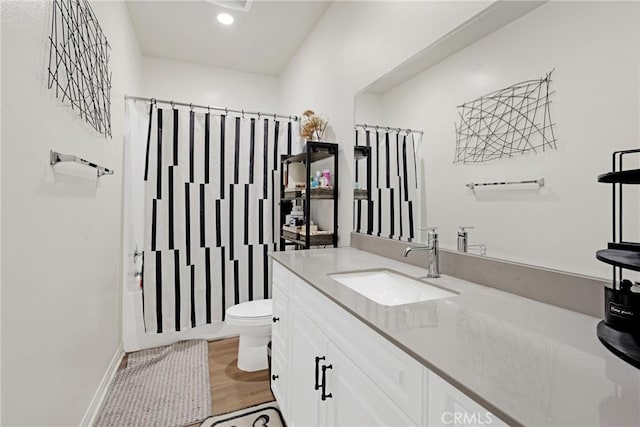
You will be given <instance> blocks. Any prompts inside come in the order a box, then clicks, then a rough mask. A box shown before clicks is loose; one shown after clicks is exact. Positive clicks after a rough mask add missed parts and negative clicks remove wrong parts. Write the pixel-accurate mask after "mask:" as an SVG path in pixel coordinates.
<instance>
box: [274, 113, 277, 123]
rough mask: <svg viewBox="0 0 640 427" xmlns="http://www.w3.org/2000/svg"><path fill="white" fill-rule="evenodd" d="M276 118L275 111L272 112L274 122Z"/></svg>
mask: <svg viewBox="0 0 640 427" xmlns="http://www.w3.org/2000/svg"><path fill="white" fill-rule="evenodd" d="M276 120H278V118H277V117H276V113H273V121H274V122H275V121H276Z"/></svg>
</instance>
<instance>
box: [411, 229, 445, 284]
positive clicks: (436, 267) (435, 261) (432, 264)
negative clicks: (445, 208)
mask: <svg viewBox="0 0 640 427" xmlns="http://www.w3.org/2000/svg"><path fill="white" fill-rule="evenodd" d="M437 228H438V227H428V228H427V230H428V232H427V245H426V246H408V247H406V248H404V250H403V251H402V256H403V257H405V258H406V257H407V256H408V255H409V252H412V251H429V261H428V264H427V277H428V278H430V279H435V278H437V277H440V256H439V252H438V232H437V231H436V230H437Z"/></svg>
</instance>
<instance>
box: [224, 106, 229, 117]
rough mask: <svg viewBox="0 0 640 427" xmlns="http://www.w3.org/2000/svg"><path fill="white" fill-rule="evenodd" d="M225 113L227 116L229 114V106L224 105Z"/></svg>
mask: <svg viewBox="0 0 640 427" xmlns="http://www.w3.org/2000/svg"><path fill="white" fill-rule="evenodd" d="M224 115H225V116H228V115H229V109H228V108H227V107H224Z"/></svg>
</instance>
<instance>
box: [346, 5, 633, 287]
mask: <svg viewBox="0 0 640 427" xmlns="http://www.w3.org/2000/svg"><path fill="white" fill-rule="evenodd" d="M514 8H515V9H517V10H515V9H514ZM638 16H640V6H639V5H638V3H636V2H630V3H624V2H620V3H615V4H604V3H602V2H591V3H589V2H577V3H571V2H541V3H535V4H529V3H527V2H496V3H495V5H493V6H491V7H490V8H489V9H487V12H486V13H483V14H482V15H481V16H478V17H475V18H474V19H472V20H470V21H468V22H467V23H465V24H463V25H462V26H460V27H459V28H457V29H456V30H454V31H452V32H451V33H449V34H447V35H445V36H443V38H442V39H440V40H438V41H436V42H435V43H433V44H431V45H429V46H426V47H425V48H424V50H422V51H421V52H419V53H418V54H417V55H416V56H415V57H414V58H411V59H409V60H408V61H406V62H404V63H403V64H400V65H398V66H397V67H396V68H395V69H393V70H392V71H391V72H390V73H389V74H387V75H385V76H382V77H380V78H379V79H378V80H376V81H374V82H373V83H371V84H370V85H369V86H368V87H367V88H366V89H364V90H363V91H362V92H361V93H359V94H358V95H357V96H356V102H355V107H356V111H355V122H354V123H359V124H365V123H366V124H368V125H369V128H371V126H372V125H373V128H374V129H373V130H370V131H369V133H368V137H369V143H370V144H371V145H372V146H377V147H379V149H380V151H379V153H377V154H379V156H378V161H380V160H382V161H383V162H382V164H381V165H379V168H377V167H376V166H377V165H376V163H375V162H376V157H375V154H374V162H373V164H374V166H373V171H374V173H376V172H377V173H378V175H377V176H376V177H374V182H373V183H372V186H371V189H372V190H373V191H372V197H375V196H376V192H380V190H379V189H381V190H382V191H381V192H380V196H379V199H380V200H381V201H382V203H381V204H379V205H377V206H375V207H374V212H373V221H374V226H373V230H372V234H374V235H378V234H379V235H380V236H382V237H389V236H391V237H392V238H396V239H397V238H399V236H400V230H399V226H398V225H396V226H395V227H394V230H393V232H391V230H390V228H389V225H388V224H389V222H388V221H389V220H390V217H391V216H394V220H396V221H397V219H398V218H399V215H400V214H399V211H400V205H398V199H397V194H396V191H401V192H402V191H403V190H399V189H398V188H399V187H393V184H395V183H396V182H397V183H403V181H402V180H400V179H397V177H395V175H394V171H395V169H394V168H397V160H396V157H395V156H396V154H397V153H398V151H397V150H398V148H396V147H402V145H403V141H404V135H405V133H403V132H400V133H399V136H398V133H396V132H394V131H392V130H390V132H389V134H388V139H389V148H388V150H387V130H386V128H378V129H377V130H376V129H375V125H378V126H387V125H389V126H394V127H401V128H411V129H423V130H424V132H425V133H424V137H423V138H424V139H423V140H424V142H423V143H422V145H421V148H416V150H417V152H416V159H418V160H419V159H420V158H422V159H423V163H424V171H423V173H422V177H421V178H418V182H419V184H418V187H419V192H418V193H419V194H416V195H415V197H416V198H415V199H413V201H414V203H413V204H414V206H413V208H414V209H415V210H416V211H415V212H414V215H415V214H416V213H417V211H418V210H420V211H421V212H420V215H422V216H421V217H420V220H419V221H418V222H419V224H420V226H423V227H425V226H437V227H439V242H440V247H441V249H445V250H452V251H456V250H457V251H460V252H474V253H475V254H481V253H484V252H486V255H487V256H490V257H493V258H499V259H504V260H509V261H515V262H521V263H525V264H531V265H537V266H543V267H546V268H552V269H556V270H561V271H569V272H574V273H578V274H585V275H590V276H595V277H608V276H609V274H610V269H609V268H608V267H606V266H605V265H604V264H602V263H598V262H597V260H596V258H595V256H594V253H595V252H596V251H597V250H598V249H600V248H601V246H602V242H603V241H606V239H607V237H608V236H609V235H610V218H609V216H610V212H609V209H608V207H609V205H610V201H611V196H610V192H609V188H607V187H606V186H605V185H602V184H598V183H597V180H596V177H597V176H598V174H601V173H603V172H606V171H608V170H610V168H611V165H610V158H611V157H610V156H611V153H612V152H613V151H616V150H623V149H628V148H630V147H635V146H637V144H638V140H640V136H639V129H640V128H638V126H637V123H638V117H640V109H639V108H640V104H639V103H638V93H640V92H639V87H640V86H639V84H640V79H639V75H640V74H638V64H639V63H640V62H639V59H640V54H639V53H638V52H639V51H638V49H637V40H638V37H640V27H639V26H638V25H637V19H638ZM507 24H508V25H507ZM487 28H491V30H492V31H491V32H489V31H487V30H486V29H487ZM576 34H580V35H581V36H580V37H579V38H576V37H574V35H576ZM604 40H607V42H606V43H605V42H604ZM603 51H606V53H607V58H606V60H601V61H597V60H594V61H588V64H587V63H586V62H585V61H584V58H597V57H598V55H599V54H600V53H601V52H603ZM568 52H570V54H568ZM630 52H633V54H631V53H630ZM551 70H555V71H553V73H552V74H551V75H550V76H549V74H548V73H549V72H550V71H551ZM621 70H624V72H622V71H621ZM607 76H608V77H607ZM612 76H615V78H611V77H612ZM547 77H548V79H547ZM523 81H525V82H528V83H526V85H525V89H526V88H530V89H532V90H533V89H534V88H535V93H532V94H531V95H526V96H522V100H520V101H518V102H515V103H514V102H513V101H514V99H513V97H512V96H511V95H513V96H519V92H518V88H520V87H521V86H522V85H519V82H523ZM540 82H542V83H544V84H539V83H540ZM594 82H599V83H598V84H594ZM505 88H509V90H508V91H507V92H508V94H511V95H510V96H511V97H507V99H506V101H507V102H506V103H504V102H502V101H504V98H502V97H496V96H495V94H496V93H503V92H504V89H505ZM538 88H540V91H538ZM547 90H548V96H547ZM496 91H498V92H496ZM525 92H528V91H526V90H525ZM539 92H540V93H542V95H544V96H541V95H540V94H539ZM489 98H492V99H493V98H495V99H496V100H497V101H498V102H496V103H494V104H490V103H488V102H485V101H486V100H489ZM536 102H538V104H536ZM540 102H542V103H540ZM478 105H480V106H481V108H475V107H476V106H478ZM536 105H537V106H541V105H542V106H543V107H544V108H529V107H530V106H536ZM469 106H471V107H473V108H474V109H473V111H471V112H469V108H466V107H469ZM486 107H488V108H486ZM469 117H471V118H472V119H473V120H475V121H474V122H473V123H474V124H475V126H476V127H473V126H471V127H469V126H461V125H460V124H461V120H462V119H463V118H464V119H465V120H466V119H468V118H469ZM456 123H457V127H456ZM523 123H527V125H526V135H525V136H526V138H524V139H523V138H522V137H523V135H524V131H523V129H524V128H525V126H524V124H523ZM622 123H627V124H630V125H629V126H626V125H621V124H622ZM552 125H553V129H552V128H551V126H552ZM483 129H488V131H487V132H484V130H483ZM531 129H539V130H541V131H542V132H540V131H539V132H538V133H539V134H540V135H538V136H537V137H539V139H540V138H547V139H548V140H549V141H552V142H553V143H552V144H543V143H540V141H539V140H531V139H530V138H529V135H532V136H533V135H534V134H535V132H534V133H531ZM547 130H548V132H547ZM456 131H457V132H458V133H456ZM467 131H468V132H473V133H474V135H475V134H476V133H477V134H478V135H481V136H484V137H486V141H485V140H482V143H483V144H484V143H485V142H486V143H488V144H495V147H498V148H499V149H502V148H503V147H509V148H511V143H512V142H513V147H514V151H508V152H505V154H507V153H508V155H504V156H502V155H501V156H499V157H500V158H495V159H492V160H490V161H483V162H481V163H474V164H465V162H458V163H454V160H455V159H456V148H457V147H458V148H460V147H459V144H458V145H456V142H457V141H458V142H459V141H460V140H461V139H462V140H465V137H466V134H465V132H467ZM412 136H413V137H414V138H416V139H417V140H419V139H421V138H420V137H419V135H416V134H413V135H412ZM357 137H358V144H364V145H366V143H367V140H366V138H367V132H366V131H365V130H364V129H362V128H358V130H357ZM396 138H398V139H399V142H398V143H396ZM407 141H408V142H409V141H411V136H407ZM517 141H520V142H522V141H525V143H526V144H529V145H527V148H531V149H520V150H515V148H517V147H518V145H517ZM396 144H397V145H396ZM476 145H477V144H476ZM495 147H494V146H491V147H489V148H490V150H488V151H487V150H485V151H482V152H483V153H487V152H489V153H491V150H492V149H494V148H495ZM466 148H469V147H466ZM471 148H472V149H473V144H472V147H471ZM533 148H535V149H533ZM393 150H396V151H393ZM400 150H401V149H400ZM501 153H502V152H501ZM472 154H473V153H472ZM512 154H513V155H512ZM387 157H389V160H390V163H389V165H388V166H389V167H390V168H391V170H390V171H389V174H390V182H389V185H387V176H386V174H387V169H386V167H387V164H386V163H385V162H386V160H387ZM629 167H631V164H630V165H629ZM418 169H419V167H418ZM418 174H420V171H419V170H418ZM394 177H395V178H396V180H395V181H394V179H393V178H394ZM542 179H544V181H542ZM359 180H361V179H360V178H359ZM378 183H379V185H380V187H377V186H376V184H378ZM472 183H473V184H477V185H471V186H470V185H469V184H472ZM484 183H488V184H491V185H481V184H484ZM494 183H507V184H503V185H493V184H494ZM511 183H513V184H511ZM542 183H543V184H542ZM629 187H631V186H629ZM392 188H393V193H394V194H393V195H394V197H396V198H395V203H396V204H395V205H393V203H389V202H387V200H390V194H391V189H392ZM638 196H639V193H638V191H637V189H635V188H630V189H628V190H627V189H625V194H624V197H625V201H627V200H628V201H629V206H631V207H630V208H629V209H628V211H627V210H625V212H624V213H623V216H624V217H625V218H624V223H625V238H626V239H629V240H630V241H637V240H638V235H640V227H639V223H638V221H637V218H638V208H637V206H640V198H639V197H638ZM403 197H404V195H403ZM412 197H413V196H412ZM418 200H419V201H418ZM356 203H359V202H356ZM360 204H362V203H360ZM417 204H419V205H420V206H416V205H417ZM362 205H363V206H362V209H364V204H362ZM391 206H394V207H393V209H392V208H391ZM406 208H407V206H406V205H402V209H403V213H402V215H406V214H407V209H406ZM379 209H382V212H381V214H380V216H381V217H382V218H383V222H382V224H380V222H376V221H378V218H379V216H378V210H379ZM392 210H393V212H392ZM355 211H356V213H357V211H358V207H357V206H355ZM355 219H356V221H355V222H356V224H355V225H356V229H358V227H357V225H358V224H357V219H358V216H357V215H356V217H355ZM384 221H387V223H385V222H384ZM363 224H364V223H361V224H360V228H359V230H360V232H365V231H363V230H366V228H363V227H364V225H363ZM626 224H629V226H628V227H627V225H626ZM379 226H382V229H380V230H379V228H378V227H379ZM470 227H473V228H470ZM418 228H419V227H418ZM407 231H408V230H406V229H403V230H402V238H403V239H408V236H409V234H408V233H407ZM422 237H424V236H420V235H418V236H416V240H417V241H421V242H423V239H422ZM483 245H484V246H483Z"/></svg>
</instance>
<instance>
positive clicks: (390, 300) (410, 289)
mask: <svg viewBox="0 0 640 427" xmlns="http://www.w3.org/2000/svg"><path fill="white" fill-rule="evenodd" d="M329 277H331V278H332V279H334V280H336V281H338V282H340V283H342V284H343V285H345V286H346V287H348V288H350V289H353V290H354V291H356V292H357V293H359V294H360V295H362V296H364V297H366V298H368V299H370V300H372V301H374V302H377V303H378V304H381V305H386V306H394V305H401V304H410V303H415V302H423V301H431V300H436V299H440V298H448V297H453V296H456V295H458V294H457V293H455V292H451V291H448V290H446V289H443V288H441V287H439V286H434V285H431V284H429V283H426V282H423V281H420V280H417V279H414V278H413V277H409V276H405V275H404V274H401V273H398V272H395V271H393V270H388V269H375V270H361V271H353V272H348V273H334V274H329Z"/></svg>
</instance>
